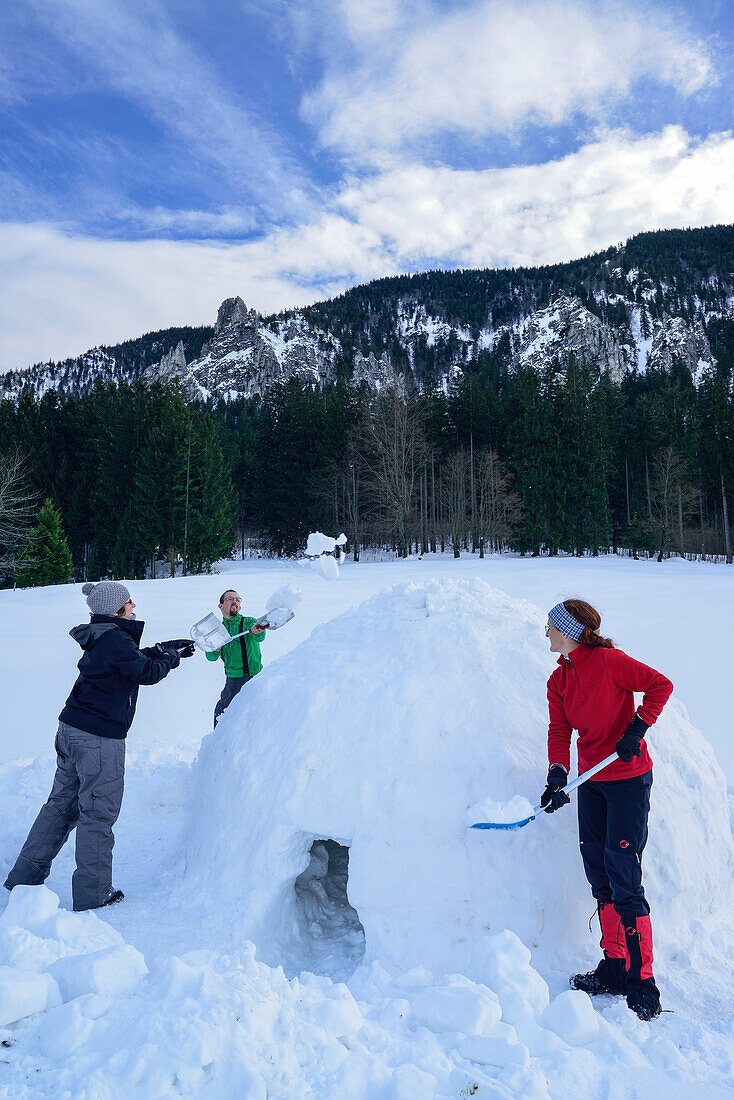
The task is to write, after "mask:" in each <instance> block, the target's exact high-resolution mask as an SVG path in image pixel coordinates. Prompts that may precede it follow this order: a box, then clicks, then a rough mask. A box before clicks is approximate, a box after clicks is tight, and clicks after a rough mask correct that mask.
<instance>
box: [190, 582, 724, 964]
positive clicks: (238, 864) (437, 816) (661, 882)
mask: <svg viewBox="0 0 734 1100" xmlns="http://www.w3.org/2000/svg"><path fill="white" fill-rule="evenodd" d="M544 624H545V614H544V613H543V612H541V611H540V610H539V609H537V608H535V607H533V606H532V605H531V604H529V603H527V602H525V601H520V600H516V599H512V598H510V597H509V596H507V595H506V594H505V593H503V592H500V591H498V590H496V589H493V588H491V587H490V586H489V585H487V584H486V583H485V582H483V581H480V580H478V579H477V580H472V581H450V580H440V581H439V580H434V581H430V582H427V583H422V584H417V583H408V584H405V585H401V586H398V587H396V588H392V589H390V590H387V591H384V592H382V593H380V594H379V595H377V596H375V597H373V598H371V599H369V600H367V601H366V602H365V603H363V604H362V605H361V606H359V607H357V608H355V609H353V610H351V611H349V612H347V613H345V614H343V615H341V616H339V617H338V618H335V619H333V620H332V621H330V622H329V623H327V624H325V625H324V626H321V627H319V628H317V629H316V630H314V632H313V633H312V634H311V636H310V637H309V638H308V639H307V640H305V641H304V642H302V643H301V644H300V645H299V646H297V647H296V648H295V649H294V650H292V651H291V652H290V653H289V654H287V655H286V656H284V657H282V658H280V659H279V660H277V661H275V662H273V664H272V665H270V666H268V667H267V668H266V669H265V670H264V672H263V673H262V674H261V675H259V676H258V677H257V679H256V680H254V681H253V682H252V683H251V684H249V685H248V688H247V690H246V691H244V692H242V693H241V695H239V696H238V697H237V698H236V699H235V700H234V702H233V703H232V705H231V706H230V708H229V710H228V711H227V712H226V714H225V715H224V717H223V718H222V720H221V721H220V723H219V725H218V727H217V729H216V731H215V732H214V733H212V734H211V735H209V736H208V737H207V738H205V740H204V742H203V743H202V747H201V751H200V754H199V757H198V760H197V762H196V764H195V767H194V773H193V776H192V796H191V799H190V804H189V810H188V824H187V831H186V835H185V838H184V865H183V867H182V874H181V876H180V881H179V887H178V889H179V890H180V892H181V897H182V901H183V900H184V899H185V897H186V895H187V894H190V895H192V896H193V895H195V896H196V899H197V903H198V904H199V905H200V904H201V899H202V898H208V899H209V901H210V903H211V905H212V906H215V907H217V908H218V909H219V910H224V911H225V912H226V914H227V922H228V927H229V929H230V932H231V934H232V936H233V937H234V938H241V939H243V940H245V939H249V940H252V941H253V942H254V943H255V945H256V947H257V952H258V956H259V957H260V958H261V959H262V960H263V961H264V962H267V963H269V964H270V965H275V964H283V965H284V967H285V969H286V971H287V972H289V973H296V972H298V971H299V970H301V969H314V970H320V971H322V972H326V973H331V974H337V975H339V974H340V973H346V972H348V971H349V969H350V968H354V966H356V965H357V963H359V962H360V961H365V962H369V961H370V960H380V961H381V962H382V963H383V964H384V965H392V966H394V967H397V968H400V969H403V970H405V969H408V968H410V967H414V966H416V965H422V966H424V967H427V968H429V969H430V970H431V971H432V972H433V973H434V974H435V975H439V974H447V973H456V972H458V973H462V974H465V975H467V976H468V977H470V978H473V979H475V980H482V978H483V975H484V974H485V973H486V965H487V958H486V956H487V946H486V945H487V944H488V943H489V937H491V936H494V935H496V934H497V933H499V932H501V931H502V930H504V929H509V930H510V931H511V932H513V933H515V934H516V935H517V936H518V937H519V938H520V939H521V940H522V941H523V942H524V944H526V945H527V947H528V948H530V949H531V950H532V952H533V955H534V960H535V961H536V963H537V962H538V961H539V962H540V964H541V965H546V966H548V967H550V968H553V967H556V966H567V965H570V964H572V963H573V962H578V961H579V954H580V944H585V945H586V947H585V950H586V952H587V955H588V958H589V959H593V958H594V957H595V955H596V953H597V947H596V941H597V940H598V933H595V934H591V933H590V932H589V931H588V929H587V924H588V920H589V916H590V914H591V913H592V912H593V910H594V905H593V902H592V900H591V896H590V892H589V889H588V886H587V884H586V881H585V879H584V876H583V871H582V867H581V860H580V857H579V853H578V845H577V833H576V821H575V813H574V812H573V810H572V809H568V810H564V811H563V812H561V813H557V814H554V815H553V816H552V817H549V816H546V815H543V817H542V818H540V819H538V820H537V821H535V822H533V823H532V824H531V825H529V826H528V827H526V828H525V829H522V830H519V831H517V832H500V833H487V832H481V831H476V830H470V829H468V828H466V826H465V825H464V823H463V814H464V811H465V809H466V808H467V806H469V805H471V804H473V803H477V802H479V801H481V800H483V799H486V798H492V799H494V800H496V801H506V800H509V799H511V798H513V797H514V796H516V795H518V794H522V795H525V796H527V797H528V798H530V799H531V800H532V801H533V802H535V801H537V797H538V795H539V793H540V791H541V789H542V787H543V784H544V780H545V773H546V768H547V764H546V752H545V737H546V729H547V710H546V680H547V677H548V675H549V674H550V672H551V671H552V669H553V667H554V661H555V657H554V656H553V655H551V654H550V653H549V652H548V643H547V641H546V639H545V637H544ZM650 741H651V749H652V753H653V758H654V761H655V783H654V789H653V800H652V801H653V806H652V813H651V822H650V826H651V828H650V834H651V835H650V842H649V844H648V848H647V851H646V853H645V876H646V887H647V891H648V897H649V898H650V901H651V905H652V907H653V913H654V917H655V930H656V939H657V942H658V944H660V943H661V942H664V941H665V939H666V937H668V938H670V939H673V938H674V939H675V940H676V941H677V942H678V943H680V938H681V934H682V929H683V928H688V927H690V925H691V922H692V921H696V920H698V919H700V918H706V917H709V916H711V915H713V914H715V913H716V912H717V910H718V911H723V909H724V908H725V907H726V906H727V905H728V904H730V896H731V895H730V883H731V880H732V870H734V848H733V845H732V836H731V831H730V827H729V820H728V806H727V799H726V785H725V781H724V777H723V774H722V772H721V770H720V769H719V768H718V765H717V764H716V761H715V759H714V756H713V752H712V750H711V748H710V746H709V745H708V743H707V742H706V741H705V739H704V738H703V737H702V736H701V734H700V733H699V732H698V731H697V730H695V729H694V728H693V727H692V726H691V724H690V722H689V721H688V718H687V716H686V713H685V710H684V709H683V707H682V706H681V704H680V703H678V702H677V701H676V700H675V699H671V701H670V702H669V704H668V706H667V708H666V710H665V712H664V714H663V716H662V717H661V719H660V721H659V722H658V723H657V725H656V726H655V727H654V729H653V730H652V731H651V735H650Z"/></svg>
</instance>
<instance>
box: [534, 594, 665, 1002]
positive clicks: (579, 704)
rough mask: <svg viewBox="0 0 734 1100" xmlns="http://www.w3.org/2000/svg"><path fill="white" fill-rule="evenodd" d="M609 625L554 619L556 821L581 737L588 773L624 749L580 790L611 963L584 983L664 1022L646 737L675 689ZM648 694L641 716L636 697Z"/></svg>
mask: <svg viewBox="0 0 734 1100" xmlns="http://www.w3.org/2000/svg"><path fill="white" fill-rule="evenodd" d="M600 626H601V616H600V615H599V613H598V611H595V610H594V608H593V607H591V605H590V604H588V603H586V602H585V601H584V600H564V602H563V603H559V604H556V606H555V607H554V608H552V609H551V611H549V613H548V625H547V627H546V635H547V636H548V639H549V641H550V648H551V653H558V654H560V656H559V658H558V668H557V669H556V670H555V672H553V674H552V675H551V677H550V679H549V680H548V715H549V723H548V763H549V771H548V780H547V786H546V788H545V790H544V792H543V795H542V797H541V800H540V802H541V805H542V806H544V807H545V810H546V813H553V811H554V810H558V809H560V807H561V806H563V805H565V804H566V803H568V802H569V801H570V799H569V797H568V795H567V794H566V793H565V792H564V790H563V788H564V787H565V785H566V782H567V780H568V771H569V767H570V747H571V731H572V730H574V729H575V730H578V741H577V749H578V766H579V772H584V771H586V770H587V769H588V768H591V767H593V766H594V764H598V763H599V761H600V760H603V759H604V757H605V756H609V755H610V754H611V753H612V752H614V750H615V749H616V751H617V755H618V756H619V760H618V761H615V762H614V763H613V764H610V765H609V766H608V767H607V768H604V769H603V770H602V771H600V772H598V773H597V775H596V776H595V777H594V778H593V779H591V780H589V781H588V782H587V783H584V784H583V786H581V787H579V790H578V818H579V842H580V845H581V856H582V858H583V861H584V870H585V872H586V877H587V879H588V880H589V883H590V884H591V892H592V894H593V895H594V897H595V899H596V901H597V907H598V912H599V923H600V925H601V947H602V949H603V951H604V958H603V959H602V960H601V962H600V963H599V965H598V966H597V968H596V970H593V971H591V972H590V973H588V974H575V975H574V976H573V977H572V978H571V985H572V986H573V987H574V988H575V989H583V990H585V991H586V992H587V993H592V994H594V993H613V994H619V995H623V996H626V998H627V1004H628V1006H629V1007H630V1008H631V1009H632V1010H633V1011H634V1012H636V1013H637V1015H638V1016H639V1017H640V1018H641V1019H643V1020H651V1019H653V1017H655V1016H657V1015H658V1014H659V1013H660V993H659V991H658V987H657V986H656V984H655V979H654V977H653V973H652V962H653V956H652V928H651V926H650V906H649V905H648V903H647V901H646V899H645V891H644V890H643V888H642V865H641V858H642V850H643V848H644V847H645V843H646V841H647V815H648V811H649V809H650V788H651V786H652V761H651V759H650V754H649V753H648V751H647V745H646V744H645V733H646V732H647V730H648V728H649V727H650V726H651V725H652V724H653V722H655V720H656V719H657V718H658V717H659V715H660V712H661V710H662V709H663V707H664V706H665V703H666V702H667V700H668V696H669V695H670V693H671V691H672V690H673V685H672V683H671V682H670V680H668V679H667V677H665V676H663V675H662V674H661V673H660V672H656V671H655V669H653V668H648V666H647V665H643V664H642V663H641V662H640V661H635V660H633V658H632V657H628V656H627V654H626V653H623V652H622V650H621V649H615V648H614V643H613V642H611V641H610V640H609V638H602V637H601V636H600V634H599V627H600ZM635 691H637V692H643V693H644V694H643V698H642V703H641V704H640V706H639V707H638V708H637V709H635V700H634V695H633V692H635Z"/></svg>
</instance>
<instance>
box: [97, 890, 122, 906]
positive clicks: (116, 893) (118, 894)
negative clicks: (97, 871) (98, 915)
mask: <svg viewBox="0 0 734 1100" xmlns="http://www.w3.org/2000/svg"><path fill="white" fill-rule="evenodd" d="M124 897H125V895H124V894H123V892H122V890H113V891H112V893H111V894H110V896H109V897H108V898H105V900H104V901H101V902H100V903H99V905H93V906H92V909H104V907H105V905H117V903H118V901H122V899H123V898H124Z"/></svg>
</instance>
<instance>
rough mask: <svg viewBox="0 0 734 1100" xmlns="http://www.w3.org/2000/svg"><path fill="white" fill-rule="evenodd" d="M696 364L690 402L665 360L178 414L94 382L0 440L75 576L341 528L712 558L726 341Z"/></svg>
mask: <svg viewBox="0 0 734 1100" xmlns="http://www.w3.org/2000/svg"><path fill="white" fill-rule="evenodd" d="M716 355H717V360H718V366H717V368H716V370H715V371H714V372H713V373H712V374H711V375H710V376H708V377H706V378H705V379H704V380H703V381H702V382H701V384H700V385H699V386H698V388H695V387H694V385H693V382H692V380H691V376H690V373H689V372H688V371H686V370H685V369H684V368H682V367H681V369H680V370H678V369H675V368H674V369H673V370H672V371H669V372H667V371H655V370H648V371H647V372H645V373H636V372H635V373H631V374H630V375H629V376H628V377H626V378H625V379H624V380H623V382H622V383H621V384H615V383H614V382H612V381H611V380H610V379H609V378H608V377H607V376H605V375H601V376H600V375H599V373H598V371H596V370H595V369H593V367H592V366H589V365H588V364H584V363H580V362H575V361H574V360H573V358H571V360H570V361H569V362H568V363H567V365H566V366H565V367H564V369H563V370H558V369H555V368H552V367H549V368H548V370H547V372H545V373H544V372H542V371H538V370H537V369H527V370H515V371H513V372H508V371H507V370H506V369H505V368H504V366H503V364H502V363H501V362H498V361H495V360H493V359H492V358H491V357H490V356H485V357H484V359H483V362H482V363H481V364H480V365H479V366H478V368H477V369H476V370H471V371H466V372H465V373H464V375H463V376H462V377H460V378H459V379H458V380H457V381H455V382H454V383H453V384H452V385H451V386H449V387H448V390H447V391H446V390H444V389H443V388H441V387H439V386H437V385H432V384H431V380H430V379H428V380H427V381H426V384H424V386H423V387H422V388H421V389H418V388H417V387H415V386H413V385H410V384H409V383H407V382H405V381H403V380H400V381H399V382H398V383H397V384H396V385H395V386H391V387H386V388H384V389H383V390H381V391H380V392H379V393H377V394H374V393H370V392H368V391H367V390H366V389H365V388H364V387H362V388H355V387H353V386H351V385H348V384H342V383H339V384H337V385H335V386H331V387H325V388H322V389H316V388H313V387H311V386H304V385H302V384H301V383H299V382H298V381H296V380H290V381H289V382H287V383H286V384H284V385H278V386H275V387H273V388H272V389H271V390H270V391H269V392H268V394H267V395H266V396H265V398H264V399H260V398H259V397H255V398H251V399H237V400H233V401H229V402H224V401H218V402H209V403H208V404H200V405H194V404H190V403H187V402H186V401H185V400H184V398H183V396H182V394H181V393H180V392H179V391H178V389H177V388H175V387H164V386H162V385H159V384H155V385H152V386H146V385H144V384H143V383H142V382H141V381H136V382H134V383H132V384H128V383H122V384H119V385H111V384H108V385H104V384H98V385H97V386H96V387H95V388H94V389H93V390H92V391H91V392H90V393H87V394H85V395H82V396H79V397H73V396H59V394H58V393H57V392H56V391H50V392H48V393H46V394H45V395H44V396H43V397H42V398H41V399H40V400H36V399H35V398H34V397H33V396H32V395H30V394H25V395H23V396H22V397H21V398H20V400H19V401H18V402H17V403H14V402H11V401H5V402H3V403H2V404H1V405H0V438H1V439H2V449H3V453H4V454H5V455H12V456H15V457H16V458H17V457H18V456H20V457H21V459H22V463H21V465H22V479H23V480H22V484H23V487H24V491H25V493H26V498H24V499H27V497H28V496H30V498H31V499H32V500H34V501H37V506H38V509H40V507H41V505H42V504H43V502H44V501H45V500H49V501H51V502H52V504H53V506H54V507H55V508H56V509H57V510H58V512H59V514H60V517H61V521H62V525H63V533H64V534H65V536H66V539H67V542H68V547H69V550H70V552H71V556H72V561H73V576H74V577H75V578H77V579H82V578H87V577H92V578H95V577H99V576H106V575H109V576H118V577H143V576H145V575H150V573H151V571H152V570H153V569H154V568H157V572H158V575H160V574H161V572H162V571H165V570H166V569H169V568H170V570H171V571H173V570H174V569H176V568H177V566H181V565H182V566H183V569H184V570H185V571H187V572H192V571H201V570H205V569H207V568H208V567H209V566H210V565H211V563H212V562H213V561H215V560H216V559H217V558H219V557H221V556H223V555H227V554H229V553H230V552H231V551H232V550H233V549H236V550H240V549H241V551H242V552H243V553H244V552H246V551H247V552H251V551H252V548H253V547H255V548H257V549H258V550H259V552H264V553H278V554H292V553H296V552H298V551H299V550H300V549H302V548H303V545H304V543H305V538H306V536H307V534H308V532H309V531H311V530H316V529H321V530H324V531H327V532H330V533H334V534H337V533H338V532H339V531H341V530H343V531H344V532H345V533H346V534H347V536H348V538H349V549H351V550H353V551H354V552H355V555H356V556H359V554H360V553H363V552H364V551H365V550H366V549H370V548H380V549H383V550H388V551H392V552H394V553H396V554H398V555H407V554H408V553H410V552H416V551H418V552H423V553H426V552H434V551H452V552H453V553H454V554H456V555H458V554H462V553H464V552H474V553H476V554H478V555H483V554H484V553H485V552H488V551H490V550H492V551H501V550H507V549H510V548H512V549H515V550H518V551H520V552H524V553H530V554H535V555H537V554H541V553H547V554H556V553H559V552H565V553H570V554H584V553H593V554H597V553H607V552H615V553H624V554H637V555H640V554H642V555H645V556H647V555H656V556H657V557H658V558H660V559H662V558H663V557H665V556H667V555H669V554H671V553H679V554H685V555H688V556H703V557H708V558H714V559H722V560H726V561H729V562H730V561H731V557H732V552H731V536H730V517H729V508H730V501H731V497H732V492H733V491H734V402H733V401H732V391H731V379H732V367H733V365H734V346H733V345H732V340H731V330H730V329H729V330H726V331H722V339H721V340H720V341H719V343H718V345H717V346H716ZM1 507H2V505H1V504H0V508H1ZM16 536H17V532H16ZM2 540H3V532H2V530H0V541H2ZM4 541H5V543H6V546H5V553H4V556H3V563H4V571H5V572H4V576H5V583H12V581H13V578H14V575H15V572H17V571H14V569H13V561H14V560H15V561H17V562H18V570H20V568H21V564H22V559H23V554H22V544H21V540H17V541H18V545H17V546H16V552H15V557H14V556H13V554H12V553H8V543H9V541H10V539H9V536H7V535H6V536H5V539H4ZM26 541H27V538H26ZM156 563H157V566H156ZM23 568H24V569H25V571H26V575H30V573H29V567H28V565H27V563H26V565H25V566H23Z"/></svg>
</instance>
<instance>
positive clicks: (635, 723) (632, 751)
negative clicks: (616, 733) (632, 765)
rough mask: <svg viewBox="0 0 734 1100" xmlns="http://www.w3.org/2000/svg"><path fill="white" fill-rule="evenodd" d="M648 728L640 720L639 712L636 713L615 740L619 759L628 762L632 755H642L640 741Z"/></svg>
mask: <svg viewBox="0 0 734 1100" xmlns="http://www.w3.org/2000/svg"><path fill="white" fill-rule="evenodd" d="M648 729H649V726H648V725H647V723H646V722H643V721H642V719H641V718H640V716H639V714H636V715H635V716H634V718H633V719H632V721H631V722H630V724H629V725H628V726H627V729H626V730H625V731H624V733H623V734H622V736H621V737H620V739H619V741H617V756H618V757H619V759H620V760H624V762H625V764H629V762H630V760H631V759H632V757H633V756H642V749H641V748H640V741H641V740H642V738H643V737H644V736H645V734H646V733H647V731H648Z"/></svg>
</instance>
